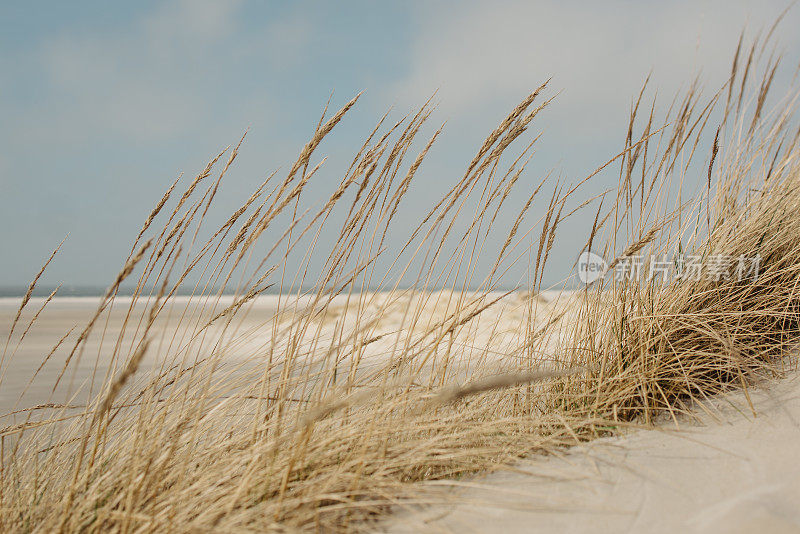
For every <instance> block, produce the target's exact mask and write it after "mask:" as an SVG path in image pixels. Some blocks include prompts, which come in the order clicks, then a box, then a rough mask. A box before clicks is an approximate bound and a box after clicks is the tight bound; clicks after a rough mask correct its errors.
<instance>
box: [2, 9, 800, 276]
mask: <svg viewBox="0 0 800 534" xmlns="http://www.w3.org/2000/svg"><path fill="white" fill-rule="evenodd" d="M786 5H787V3H786V2H783V1H781V2H777V1H776V2H764V1H761V2H748V1H744V0H742V1H731V2H723V1H718V2H712V1H698V2H604V3H602V4H600V3H597V2H588V1H576V2H555V1H552V2H549V1H542V2H504V1H501V2H484V3H477V2H419V3H415V2H328V3H323V2H291V3H290V2H286V3H281V2H274V3H273V2H257V1H244V0H243V1H232V2H221V1H204V0H201V1H191V2H190V1H188V0H176V1H165V2H113V3H110V2H100V1H97V2H36V3H33V2H14V3H11V2H6V3H4V4H3V5H2V6H0V188H2V192H1V193H0V246H2V250H3V251H4V253H3V256H4V258H3V266H2V270H1V271H0V286H15V285H21V284H26V283H27V282H28V281H29V279H30V278H31V276H32V275H33V274H35V272H36V271H37V270H38V268H39V266H40V264H41V262H42V260H43V259H44V258H46V257H47V255H48V254H49V251H50V250H52V248H53V247H54V246H55V245H56V244H57V243H58V242H59V241H61V239H62V238H63V237H64V235H66V234H67V233H69V234H70V235H69V238H68V239H67V242H66V244H65V246H64V249H63V251H62V253H61V254H60V255H59V257H58V258H57V260H56V261H55V262H54V264H53V266H52V269H51V270H50V271H49V273H48V275H47V278H46V280H45V281H46V282H48V283H51V284H54V283H58V282H65V283H67V284H73V285H99V286H103V285H106V283H107V282H108V280H109V279H110V278H111V277H112V276H113V274H114V273H115V272H116V271H117V270H118V267H119V264H120V261H121V260H122V259H124V257H125V255H126V253H127V250H128V247H129V242H130V238H131V237H133V236H135V234H136V232H137V231H138V229H139V227H140V225H141V222H142V220H143V218H144V217H145V216H146V214H147V213H148V211H149V209H150V207H151V206H152V204H153V203H154V201H155V200H156V199H158V198H159V197H160V196H161V194H162V192H163V190H164V189H165V188H166V187H167V185H168V184H169V183H171V182H172V181H173V180H174V179H175V177H177V175H178V174H179V173H180V172H185V173H186V174H187V175H191V174H192V173H195V172H197V171H198V170H199V168H201V167H202V166H204V165H205V162H206V161H207V160H208V158H209V157H210V156H211V155H212V154H214V153H216V152H218V151H219V149H220V148H222V147H224V146H226V145H228V144H230V143H233V142H235V141H236V140H238V138H239V137H240V136H241V134H242V132H243V131H244V130H245V129H246V128H248V127H249V128H250V133H249V135H248V139H247V141H246V143H245V145H244V148H243V149H242V156H241V159H240V161H239V162H238V165H237V167H236V170H235V172H233V173H232V174H231V176H230V178H229V180H228V183H227V185H226V190H225V193H224V194H222V195H221V197H220V200H219V206H218V209H219V210H220V212H221V213H222V215H225V214H226V213H227V212H228V209H229V208H232V209H235V207H236V206H238V204H237V202H238V200H239V199H241V198H243V197H246V196H248V195H249V193H250V191H251V190H252V189H253V187H254V186H255V185H256V184H258V183H260V181H261V180H262V179H263V177H264V175H265V174H266V173H268V172H270V171H272V170H274V169H276V168H278V167H281V166H286V165H287V164H289V163H291V161H293V159H294V157H295V156H296V154H297V151H298V150H299V149H300V147H301V146H302V144H303V143H304V141H305V140H306V139H307V137H308V135H309V134H310V132H311V131H312V130H313V127H314V125H315V124H316V121H317V120H318V118H319V114H320V111H321V109H322V107H323V105H324V104H325V101H326V100H327V98H328V96H329V95H330V94H331V92H333V93H334V98H333V100H334V104H339V105H341V104H342V103H344V102H345V101H347V100H348V99H349V98H351V97H352V96H353V95H354V94H356V93H357V92H358V91H361V90H365V91H366V92H365V95H364V98H363V99H362V102H361V103H360V104H359V106H358V108H357V109H356V110H355V111H354V112H353V113H352V115H351V116H350V117H348V119H347V120H346V122H345V124H343V125H342V128H341V129H340V131H339V132H337V133H336V137H335V139H333V140H332V141H330V142H327V143H326V144H325V145H324V146H323V147H322V151H321V152H322V153H324V154H330V155H331V156H332V160H333V161H332V164H331V166H330V168H331V171H334V170H335V169H336V168H337V167H336V166H335V163H336V161H337V159H336V158H337V157H339V158H342V161H343V160H344V159H346V156H347V157H349V156H351V155H352V153H353V151H354V150H355V149H357V147H358V146H359V145H360V142H361V140H362V139H363V137H364V134H365V132H366V131H367V130H368V129H369V127H370V126H371V125H372V124H373V123H374V121H375V120H376V119H377V117H378V116H379V115H380V114H381V113H383V112H384V111H385V110H386V109H388V108H389V107H390V106H394V109H395V110H396V113H397V114H398V116H399V115H400V114H402V113H405V112H407V111H408V110H410V109H411V108H412V107H413V106H415V105H419V104H421V103H422V102H424V101H425V100H426V99H427V98H428V97H429V96H430V95H431V94H432V93H433V92H434V91H436V90H437V89H438V91H439V92H438V93H437V102H438V103H439V105H438V109H437V111H436V113H435V115H434V117H433V118H432V123H431V124H432V126H433V125H438V124H441V123H443V122H445V121H447V126H446V127H445V131H444V134H443V137H442V140H441V142H440V143H439V144H438V146H437V147H435V150H434V151H433V152H432V154H431V156H430V159H429V161H427V162H426V164H425V166H424V167H423V170H422V174H421V176H420V177H419V182H420V183H422V184H423V186H420V185H419V184H418V185H417V189H416V190H414V191H412V195H411V197H410V205H409V208H408V210H407V211H406V213H405V215H404V216H405V217H408V218H409V221H411V220H413V219H414V217H415V216H416V215H418V213H419V212H422V211H424V209H425V208H426V207H428V201H429V200H430V197H431V194H435V193H436V192H438V191H441V190H444V189H446V186H447V184H448V183H452V182H451V180H452V179H455V178H457V177H458V176H459V175H460V173H461V171H463V169H464V166H465V165H466V163H467V162H468V161H469V159H470V158H471V156H472V155H473V154H474V152H475V150H476V148H477V146H478V145H479V143H480V141H481V140H482V138H483V137H484V136H485V134H486V133H487V132H488V131H490V130H491V129H492V128H493V127H494V126H495V125H496V123H497V121H498V119H499V118H500V117H501V116H502V115H503V114H504V113H505V112H507V110H509V109H510V108H512V107H513V106H514V105H515V104H516V103H517V102H518V101H519V100H520V99H521V98H522V97H523V96H524V95H525V94H527V92H529V91H530V89H531V88H533V87H535V86H537V85H539V84H540V83H541V82H542V81H544V80H545V79H547V78H550V77H552V83H551V87H552V88H553V91H552V92H553V93H555V92H556V91H561V93H560V94H559V96H558V98H557V99H556V101H555V102H554V105H553V106H552V107H551V109H550V110H548V112H547V113H546V116H543V118H542V120H541V121H539V122H538V123H536V124H535V128H536V129H537V131H538V130H543V131H544V132H545V135H544V137H543V142H542V144H541V146H540V147H539V150H538V152H537V155H536V158H535V164H534V165H532V167H531V170H530V172H529V173H528V176H526V177H525V180H526V182H525V183H523V187H524V188H529V187H530V186H531V184H535V183H538V181H539V180H540V179H541V177H542V176H543V173H545V172H547V171H548V170H550V169H555V170H556V173H557V174H560V175H561V176H563V177H564V179H566V180H567V181H577V180H579V179H580V178H581V177H583V176H584V175H585V174H587V173H588V172H589V171H591V170H592V169H593V168H594V167H595V166H597V165H598V164H599V163H602V161H603V160H604V158H605V157H607V156H611V155H613V154H614V153H615V152H617V151H618V150H619V149H620V148H621V146H622V142H623V139H624V134H625V121H626V118H627V109H628V107H629V105H630V102H631V98H632V97H633V96H634V94H635V93H636V92H637V91H638V88H639V86H640V85H641V83H642V81H643V80H644V78H645V76H646V75H647V73H648V72H649V71H650V70H651V69H652V70H653V73H654V74H653V86H654V87H657V88H658V91H659V94H665V95H670V96H671V95H672V94H673V93H674V92H675V91H676V90H677V89H678V88H679V87H681V86H682V84H683V85H684V86H685V84H686V82H688V81H690V80H691V78H692V77H693V76H694V75H695V74H697V73H698V72H702V76H703V80H704V81H705V84H706V85H707V87H708V88H710V89H715V88H716V87H718V86H719V85H720V84H721V83H722V82H723V81H724V79H725V75H726V74H727V71H728V69H729V66H730V59H731V57H732V53H733V50H734V48H735V45H736V40H737V38H738V35H739V32H740V31H741V30H742V29H743V28H745V27H747V28H748V29H749V31H750V34H751V35H754V34H755V33H756V31H757V30H758V29H759V28H762V27H764V26H765V25H769V24H770V23H771V21H772V20H773V19H774V18H775V17H776V16H777V15H778V14H779V13H780V12H781V11H782V10H783V9H784V8H785V7H786ZM799 11H800V10H798V9H794V10H793V11H791V12H790V14H789V16H788V17H787V19H786V20H785V21H784V22H783V24H782V26H781V27H780V28H779V31H778V35H777V37H778V38H777V42H778V43H779V45H780V47H781V50H782V51H783V52H784V53H785V54H786V56H787V61H789V62H793V64H796V62H797V60H798V57H800V35H798V33H797V32H796V31H792V29H793V28H797V27H798V22H800V15H799V14H798V12H799ZM614 182H615V176H614V174H613V173H611V174H610V175H609V176H607V177H600V178H599V179H598V183H597V185H596V186H593V187H594V190H602V189H603V188H604V186H608V184H612V183H614ZM591 192H592V189H589V190H588V191H587V194H589V193H591ZM312 197H313V195H312ZM514 215H515V214H513V213H509V215H508V217H509V218H511V219H513V217H514ZM587 217H589V218H591V215H588V216H587ZM534 220H535V217H534ZM510 222H511V221H510V220H509V221H501V223H505V224H509V223H510ZM585 223H586V221H585V220H582V219H580V218H578V219H576V221H575V223H574V225H573V226H572V227H569V226H568V227H566V228H565V232H567V233H568V234H569V232H576V233H577V232H582V231H583V230H585ZM567 238H569V235H567ZM571 245H572V248H570V247H571ZM558 246H559V247H560V248H559V249H558V250H557V251H556V256H559V257H564V258H567V259H566V260H564V261H562V262H561V267H565V268H566V267H568V266H569V265H568V264H571V262H572V260H573V259H574V258H573V256H575V255H576V254H577V251H576V250H573V248H574V242H573V243H570V240H569V239H566V240H564V242H561V243H560V244H559V245H558ZM555 267H556V268H559V265H558V261H557V262H556V266H555Z"/></svg>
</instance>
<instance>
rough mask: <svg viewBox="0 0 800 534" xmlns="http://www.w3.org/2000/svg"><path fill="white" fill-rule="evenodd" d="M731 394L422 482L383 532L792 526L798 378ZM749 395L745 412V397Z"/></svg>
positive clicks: (795, 519) (798, 479)
mask: <svg viewBox="0 0 800 534" xmlns="http://www.w3.org/2000/svg"><path fill="white" fill-rule="evenodd" d="M748 393H749V400H748V396H747V395H745V393H744V392H742V391H735V392H731V393H730V394H728V395H723V396H720V397H717V398H714V399H711V400H709V401H708V402H706V403H705V404H704V405H703V406H702V408H701V407H700V406H698V407H697V410H696V412H695V414H694V417H693V418H688V417H679V418H678V422H679V427H678V428H676V426H675V424H674V422H669V421H663V422H662V423H661V425H660V426H659V427H658V428H656V429H647V430H632V431H630V432H629V433H628V434H627V435H624V436H621V437H615V438H604V439H599V440H596V441H593V442H590V443H587V444H585V445H582V446H578V447H574V448H572V449H570V450H567V451H564V453H563V454H559V455H555V456H549V457H546V458H534V459H531V460H528V461H523V462H520V463H518V464H516V465H514V466H512V467H511V468H509V469H504V470H500V471H498V472H496V473H493V474H491V475H487V476H479V477H474V478H470V479H465V480H459V481H443V482H431V483H429V485H430V486H431V488H436V489H434V491H433V493H432V494H431V496H430V498H431V500H432V501H439V502H437V504H434V505H432V506H427V507H425V508H424V509H422V510H420V509H406V510H400V511H398V513H397V515H396V516H395V517H393V518H391V519H390V520H388V521H387V522H386V524H384V525H383V527H382V528H383V530H384V531H386V532H496V533H501V532H502V533H512V532H518V533H522V532H547V533H556V532H564V533H567V532H569V533H589V532H653V533H661V532H663V533H667V532H696V533H742V534H744V533H751V532H769V533H792V532H800V508H798V506H797V503H798V501H799V500H800V465H798V462H797V460H798V443H800V376H798V375H797V373H796V372H795V371H791V372H790V374H789V377H788V378H786V379H783V380H780V381H769V382H766V383H763V384H760V385H759V386H758V387H753V388H750V389H749V390H748ZM751 401H752V408H751V405H750V402H751Z"/></svg>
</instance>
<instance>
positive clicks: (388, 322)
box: [0, 293, 800, 533]
mask: <svg viewBox="0 0 800 534" xmlns="http://www.w3.org/2000/svg"><path fill="white" fill-rule="evenodd" d="M372 297H375V296H374V295H373V296H372ZM419 298H420V297H419V296H418V295H417V296H408V297H406V300H402V299H401V300H399V301H398V303H397V305H396V307H395V308H392V307H391V306H389V307H388V308H386V311H385V313H384V314H383V316H382V319H381V321H380V322H379V324H376V325H374V332H375V333H377V334H379V335H380V334H387V333H391V332H393V331H394V330H395V329H396V328H397V327H398V325H402V324H403V322H404V320H405V321H407V317H406V319H404V316H406V312H407V308H408V305H409V303H411V302H416V304H415V305H421V304H420V303H421V302H422V301H421V300H415V299H419ZM448 298H452V295H450V296H449V297H448ZM558 298H559V297H558V295H557V294H556V293H553V294H548V295H540V296H539V297H538V299H539V301H538V303H537V305H538V306H539V307H540V308H539V309H540V313H541V314H542V318H541V319H540V321H539V322H542V321H544V320H545V318H546V317H551V316H552V313H553V311H555V310H558V309H560V308H559V306H558V305H556V304H555V303H556V302H558ZM226 299H227V300H226ZM184 300H185V301H184V302H181V304H182V306H183V307H186V308H187V309H189V308H191V306H187V304H191V303H190V301H189V300H187V299H184ZM229 300H230V299H229V298H227V297H226V298H223V299H222V300H221V301H220V303H219V305H220V306H224V305H226V303H227V302H228V301H229ZM446 300H447V299H442V300H431V301H426V302H427V306H428V308H426V310H427V311H426V313H427V316H426V320H428V321H433V320H435V319H436V318H437V317H441V316H442V314H443V313H445V311H446V306H443V305H439V306H438V308H437V305H434V304H433V303H435V302H445V301H446ZM97 303H98V300H97V299H93V298H64V299H56V300H54V301H53V302H52V303H51V304H50V305H49V306H48V307H47V308H46V310H45V311H44V312H43V313H42V314H41V315H40V317H39V319H38V320H37V323H36V327H35V329H32V330H31V331H30V333H29V334H28V335H27V336H26V339H25V340H24V342H23V343H22V344H21V345H20V346H19V347H18V348H16V347H15V346H14V345H11V347H10V348H9V351H8V353H9V356H8V359H7V362H6V365H5V367H4V371H3V373H4V377H3V383H2V388H0V412H1V413H4V414H8V413H9V412H13V411H14V410H19V409H21V408H27V407H31V406H36V405H42V404H45V403H50V402H63V401H64V395H66V394H67V393H68V392H69V391H74V390H75V389H78V388H77V386H78V385H81V386H82V389H80V393H79V394H78V395H77V396H76V397H73V398H72V399H71V400H70V401H69V402H70V403H71V404H73V405H80V404H81V402H85V399H86V398H87V395H88V392H89V389H90V388H88V384H89V383H90V382H91V378H92V376H93V375H94V376H95V377H101V378H102V377H104V376H105V374H106V373H107V372H113V371H114V369H109V364H110V357H109V354H110V353H111V352H112V351H111V350H110V349H111V348H113V345H111V346H109V345H107V344H104V345H103V347H105V348H104V349H103V350H100V337H101V334H100V333H98V332H96V333H95V334H93V335H92V337H91V338H90V340H89V343H87V347H86V351H85V353H84V359H83V360H82V362H81V364H80V365H79V366H77V367H76V369H77V370H76V371H75V372H74V374H73V375H67V376H69V378H70V381H71V387H72V389H70V381H67V380H65V381H64V383H63V384H62V386H61V387H60V388H59V389H58V390H57V391H56V392H55V393H53V391H52V384H53V383H54V381H55V379H56V378H57V376H58V374H59V371H60V363H62V362H63V358H64V357H65V355H66V352H67V349H68V348H69V346H70V345H69V344H68V343H65V344H64V345H63V346H62V347H61V348H59V350H58V351H56V353H54V355H53V357H52V361H51V362H48V364H46V365H45V366H43V367H42V368H41V370H40V371H39V373H38V376H37V377H36V379H35V380H34V381H33V382H31V381H30V380H31V376H33V374H34V372H35V371H36V369H37V368H38V366H39V365H40V363H41V359H42V357H43V356H44V355H46V354H47V353H48V352H49V351H50V349H51V348H52V346H53V344H54V343H55V342H57V341H58V340H59V339H60V338H61V336H63V335H64V334H65V333H66V332H69V331H70V329H71V328H72V327H74V326H76V325H82V323H85V321H86V320H88V318H89V317H90V316H91V314H92V313H93V311H94V309H95V308H96V306H97ZM41 304H42V302H41V301H36V300H34V301H32V303H31V304H30V306H29V308H30V310H32V311H29V312H26V314H24V315H23V317H22V320H21V324H27V323H26V319H27V320H29V316H30V315H31V314H33V313H34V312H35V310H38V308H39V307H40V306H41ZM196 304H198V305H200V304H202V303H199V302H198V303H196ZM206 304H207V303H206ZM373 304H374V305H375V306H381V307H384V306H386V303H385V302H383V301H381V300H380V295H378V300H376V301H374V302H373ZM18 305H19V301H18V299H2V300H0V335H2V336H4V335H6V333H7V331H8V328H9V326H10V323H11V321H12V320H13V317H14V314H15V312H16V307H17V306H18ZM129 305H130V299H127V298H126V297H121V298H119V299H118V300H117V302H116V303H115V307H114V310H113V311H112V312H111V314H110V315H109V316H108V321H107V322H106V321H103V322H102V324H103V327H104V328H105V332H106V334H105V335H106V338H107V339H112V340H116V339H117V337H118V335H119V333H120V331H121V330H122V327H123V320H124V316H125V311H126V309H127V306H129ZM308 306H309V302H306V301H302V300H300V301H297V302H296V309H302V310H304V311H303V312H302V313H309V312H310V308H308ZM329 307H330V310H329V311H328V312H327V313H326V319H325V320H324V321H323V323H324V324H320V330H318V331H316V332H315V333H313V336H311V337H316V339H330V337H331V336H332V335H334V332H335V328H336V325H338V324H340V322H339V321H341V322H344V323H347V321H351V320H353V315H358V314H353V313H352V311H353V309H352V301H351V302H350V303H348V302H347V299H346V298H344V297H342V298H339V297H337V299H336V300H335V301H334V302H332V303H331V304H330V306H329ZM527 307H528V300H527V298H526V297H525V296H524V295H521V294H514V295H510V296H507V297H504V298H503V299H501V301H500V302H499V304H498V306H497V307H496V309H492V308H490V309H489V310H491V312H489V310H487V312H488V313H485V314H483V315H482V316H481V320H480V321H477V322H476V324H475V325H474V326H473V327H472V328H470V329H469V330H468V332H467V333H466V334H464V335H463V336H461V338H460V341H461V342H462V343H463V350H464V353H465V359H466V360H467V361H469V360H470V358H474V357H475V354H473V353H472V352H470V350H468V347H469V346H470V344H468V343H466V340H465V339H463V338H469V339H470V340H471V342H470V343H471V346H472V347H478V346H480V347H483V348H484V349H486V347H488V346H491V347H493V348H494V349H495V350H494V351H488V350H487V351H485V352H484V354H485V357H489V358H491V357H492V356H491V355H492V354H503V352H504V351H505V352H506V353H508V350H509V347H511V346H512V344H513V343H514V342H515V341H516V342H518V341H519V338H520V336H521V335H522V334H521V332H520V330H519V328H520V325H521V324H524V323H525V317H526V314H525V311H524V310H525V309H527ZM291 308H292V307H288V308H287V307H285V306H284V308H283V309H284V310H286V309H291ZM277 309H278V300H277V297H270V296H267V297H262V298H261V299H257V300H256V301H255V302H254V303H253V304H252V307H251V308H250V309H249V311H248V313H246V314H242V315H241V320H240V321H238V322H237V323H236V327H235V328H232V331H233V332H235V335H233V334H232V336H231V338H232V339H233V338H235V342H232V343H230V344H229V345H228V348H227V349H226V355H225V361H226V362H229V363H230V362H251V363H252V362H257V361H258V354H259V347H260V346H261V345H262V344H264V343H266V341H265V340H266V339H268V338H269V337H270V336H271V335H272V332H274V331H275V330H273V328H274V327H275V325H276V324H277V325H278V326H280V324H281V320H282V319H281V315H280V314H277V315H276V310H277ZM336 310H339V311H338V312H337V311H336ZM548 313H549V315H548ZM337 314H338V315H337ZM337 317H339V319H338V320H337ZM200 323H201V322H197V321H194V322H192V321H188V320H187V319H186V317H185V316H184V318H183V319H182V320H181V318H180V315H177V314H172V315H169V316H165V319H163V320H161V321H160V322H159V323H158V332H159V334H158V335H159V337H160V339H161V340H162V341H161V344H162V345H165V344H167V343H168V340H170V339H174V340H177V341H174V342H173V343H177V344H178V345H179V344H180V343H187V342H186V341H185V340H186V339H191V338H192V332H193V330H192V329H194V331H195V332H196V331H197V324H200ZM190 325H191V326H190ZM349 327H351V328H354V325H349ZM129 328H130V327H129ZM78 330H79V329H78ZM75 335H76V333H75V331H73V333H72V334H71V335H70V337H69V339H74V336H75ZM219 335H221V332H220V331H218V330H217V331H214V332H213V333H212V335H211V336H210V339H216V337H217V336H219ZM129 338H132V336H131V333H130V332H129V333H128V334H126V335H125V336H123V338H122V339H123V342H124V341H127V340H128V339H129ZM106 343H107V342H106ZM189 344H191V343H189ZM390 349H391V343H388V344H387V343H383V344H375V345H374V346H371V347H370V351H369V353H367V354H366V355H365V357H366V359H369V358H378V359H381V358H383V357H385V354H386V353H387V351H389V352H390ZM12 354H13V356H11V355H12ZM159 354H160V353H159V351H158V350H155V351H153V352H152V353H151V354H149V355H148V357H147V359H146V365H145V366H144V367H143V368H142V369H141V371H140V372H141V373H142V374H145V375H146V374H147V373H148V372H149V371H150V370H152V369H153V368H155V366H156V365H157V364H163V362H160V360H159ZM98 355H99V356H98ZM498 360H500V358H498ZM365 369H369V366H368V365H366V366H365ZM366 378H367V377H366V375H365V379H366ZM23 392H24V396H23V397H22V398H21V399H20V395H21V394H22V393H23ZM751 403H752V407H751ZM19 417H20V414H19V413H18V414H12V415H8V416H6V417H5V418H4V420H5V424H11V423H13V422H15V421H17V419H18V418H19ZM799 440H800V378H798V377H797V375H796V373H795V372H794V371H789V372H788V378H785V379H782V380H774V381H764V382H763V383H761V384H759V385H758V386H756V387H753V388H750V389H749V390H748V392H747V393H745V392H743V391H732V392H731V393H730V394H728V395H724V396H720V397H716V398H713V399H710V400H708V401H707V402H706V403H704V404H703V405H698V406H695V409H694V414H693V416H691V417H689V416H685V415H683V416H678V417H677V426H676V421H675V420H671V419H670V418H666V417H665V418H664V419H663V420H661V421H660V422H659V425H658V427H657V428H655V429H637V428H632V429H630V430H629V431H626V432H624V435H622V436H618V437H614V438H603V439H599V440H596V441H593V442H589V443H587V444H585V445H581V446H578V447H573V448H571V449H567V450H564V451H562V452H560V453H558V454H555V455H551V456H547V457H536V458H531V459H528V460H525V461H521V462H519V463H517V464H516V465H513V466H510V467H508V468H501V469H499V470H498V471H496V472H494V473H491V474H488V475H480V476H474V477H468V478H462V479H459V480H448V481H431V482H427V483H423V484H424V485H425V487H426V490H428V492H427V493H426V495H427V497H426V498H427V499H429V500H430V502H431V503H435V504H431V505H427V506H422V507H417V506H406V507H402V508H401V507H398V508H397V509H396V510H395V513H394V514H393V515H392V516H391V517H390V518H389V519H387V520H386V521H384V522H383V523H382V524H381V525H380V527H379V529H380V530H384V531H387V532H498V533H499V532H675V531H685V532H753V531H758V530H760V531H765V532H796V531H798V530H799V529H800V512H798V509H797V506H796V505H795V504H796V501H797V499H798V498H800V482H799V481H800V466H798V465H797V462H796V460H797V443H798V441H799Z"/></svg>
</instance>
